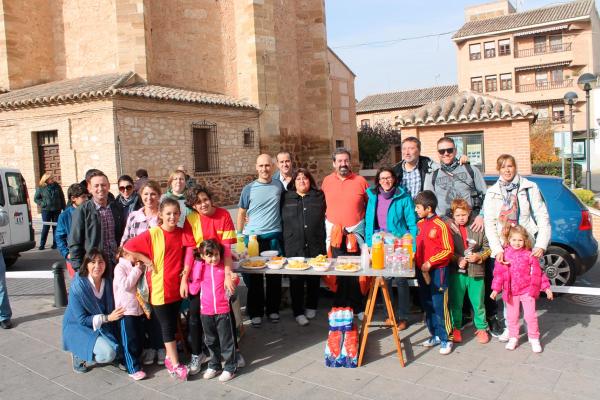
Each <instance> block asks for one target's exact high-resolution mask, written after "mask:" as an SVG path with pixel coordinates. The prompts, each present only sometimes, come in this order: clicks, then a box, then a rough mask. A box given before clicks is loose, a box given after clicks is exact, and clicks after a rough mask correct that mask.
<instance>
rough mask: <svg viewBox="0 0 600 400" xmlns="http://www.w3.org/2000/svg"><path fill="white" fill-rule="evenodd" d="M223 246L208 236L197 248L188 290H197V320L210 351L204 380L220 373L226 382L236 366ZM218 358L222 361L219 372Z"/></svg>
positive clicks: (232, 374)
mask: <svg viewBox="0 0 600 400" xmlns="http://www.w3.org/2000/svg"><path fill="white" fill-rule="evenodd" d="M223 251H224V250H223V246H221V245H220V244H219V242H217V241H216V240H214V239H208V240H205V241H203V242H202V243H201V244H200V247H198V249H197V250H196V260H195V262H194V265H193V266H192V272H191V279H190V283H189V286H188V287H189V292H190V294H192V295H194V294H197V293H198V291H200V321H201V322H202V329H203V330H204V342H205V343H206V347H208V351H209V352H210V360H209V362H208V369H207V370H206V372H204V376H203V377H204V379H212V378H214V377H215V376H217V375H218V374H219V373H221V376H219V381H221V382H226V381H228V380H230V379H232V378H233V377H234V376H235V371H236V369H237V363H236V357H235V344H234V341H233V332H232V326H231V321H230V317H229V297H230V296H231V293H228V292H227V291H226V289H225V266H224V265H223V261H222V259H223ZM221 357H222V358H223V360H225V366H224V368H223V372H221Z"/></svg>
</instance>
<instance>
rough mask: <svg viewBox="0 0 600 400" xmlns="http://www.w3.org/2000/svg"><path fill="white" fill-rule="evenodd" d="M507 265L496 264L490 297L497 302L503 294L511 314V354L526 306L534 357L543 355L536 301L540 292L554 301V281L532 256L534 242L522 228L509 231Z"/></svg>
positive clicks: (505, 254)
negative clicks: (521, 306) (520, 318)
mask: <svg viewBox="0 0 600 400" xmlns="http://www.w3.org/2000/svg"><path fill="white" fill-rule="evenodd" d="M505 243H508V246H506V248H505V249H504V262H500V261H497V260H496V264H495V266H494V279H493V281H492V293H491V294H490V297H491V298H492V299H494V300H495V299H496V296H497V295H498V293H500V292H504V293H503V294H502V299H503V300H504V306H505V307H506V311H507V315H506V316H507V321H508V334H509V339H508V343H507V344H506V349H507V350H514V349H516V347H517V344H518V343H519V313H520V305H521V304H522V305H523V316H524V319H525V321H526V322H527V337H528V338H529V343H531V350H532V351H533V352H534V353H541V352H542V345H541V344H540V331H539V326H538V319H537V313H536V309H535V301H536V299H537V298H538V297H539V296H540V292H541V291H543V292H545V293H546V296H547V297H548V299H550V300H552V299H553V294H552V291H551V290H550V281H549V280H548V277H546V274H545V273H544V272H543V271H542V269H541V268H540V262H539V260H538V258H537V257H534V256H532V254H531V247H532V246H531V239H530V237H529V234H528V233H527V231H526V230H525V228H524V227H522V226H520V225H516V226H512V227H510V228H508V229H507V233H506V240H505Z"/></svg>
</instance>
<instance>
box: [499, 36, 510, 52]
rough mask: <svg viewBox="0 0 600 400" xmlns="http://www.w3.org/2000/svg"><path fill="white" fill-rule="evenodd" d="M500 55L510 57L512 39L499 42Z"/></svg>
mask: <svg viewBox="0 0 600 400" xmlns="http://www.w3.org/2000/svg"><path fill="white" fill-rule="evenodd" d="M498 55H499V56H508V55H510V39H502V40H498Z"/></svg>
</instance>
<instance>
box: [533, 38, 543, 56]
mask: <svg viewBox="0 0 600 400" xmlns="http://www.w3.org/2000/svg"><path fill="white" fill-rule="evenodd" d="M533 51H534V53H535V54H544V53H545V52H546V36H535V37H534V38H533Z"/></svg>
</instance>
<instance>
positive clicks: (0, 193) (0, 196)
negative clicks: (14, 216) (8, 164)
mask: <svg viewBox="0 0 600 400" xmlns="http://www.w3.org/2000/svg"><path fill="white" fill-rule="evenodd" d="M5 205H6V203H4V187H3V185H2V179H0V206H2V207H4V206H5Z"/></svg>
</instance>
